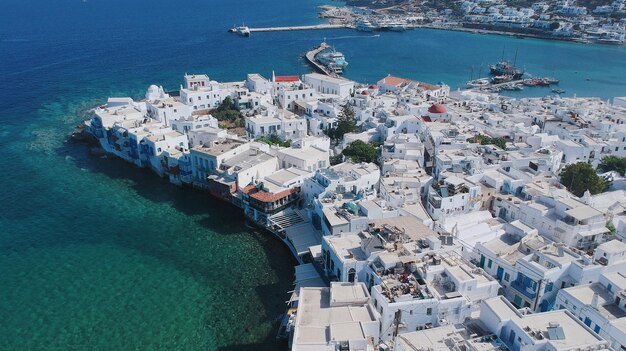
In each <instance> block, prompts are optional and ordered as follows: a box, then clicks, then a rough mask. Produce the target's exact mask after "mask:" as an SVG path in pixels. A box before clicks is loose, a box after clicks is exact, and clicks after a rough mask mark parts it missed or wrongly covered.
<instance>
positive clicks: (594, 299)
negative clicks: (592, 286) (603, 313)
mask: <svg viewBox="0 0 626 351" xmlns="http://www.w3.org/2000/svg"><path fill="white" fill-rule="evenodd" d="M591 307H592V308H594V309H596V310H597V309H598V293H597V292H594V293H593V297H592V298H591Z"/></svg>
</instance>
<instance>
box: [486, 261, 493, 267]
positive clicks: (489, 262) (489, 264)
mask: <svg viewBox="0 0 626 351" xmlns="http://www.w3.org/2000/svg"><path fill="white" fill-rule="evenodd" d="M492 263H493V261H491V259H489V261H487V268H491V265H492Z"/></svg>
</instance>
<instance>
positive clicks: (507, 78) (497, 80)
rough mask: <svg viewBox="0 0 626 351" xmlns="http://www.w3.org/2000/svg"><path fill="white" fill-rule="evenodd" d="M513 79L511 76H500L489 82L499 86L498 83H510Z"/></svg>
mask: <svg viewBox="0 0 626 351" xmlns="http://www.w3.org/2000/svg"><path fill="white" fill-rule="evenodd" d="M513 79H515V76H513V75H501V76H495V77H493V78H492V79H491V82H492V83H493V84H500V83H506V82H510V81H512V80H513Z"/></svg>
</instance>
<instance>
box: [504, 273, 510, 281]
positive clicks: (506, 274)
mask: <svg viewBox="0 0 626 351" xmlns="http://www.w3.org/2000/svg"><path fill="white" fill-rule="evenodd" d="M509 279H511V276H510V275H509V273H504V281H505V282H508V281H509Z"/></svg>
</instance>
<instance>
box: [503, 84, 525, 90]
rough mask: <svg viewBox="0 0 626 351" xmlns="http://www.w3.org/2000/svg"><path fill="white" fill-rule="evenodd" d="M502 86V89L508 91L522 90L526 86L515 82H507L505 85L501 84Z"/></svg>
mask: <svg viewBox="0 0 626 351" xmlns="http://www.w3.org/2000/svg"><path fill="white" fill-rule="evenodd" d="M500 88H501V89H502V90H507V91H521V90H524V88H523V87H522V85H521V84H513V83H509V84H505V85H503V86H501V87H500Z"/></svg>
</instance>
